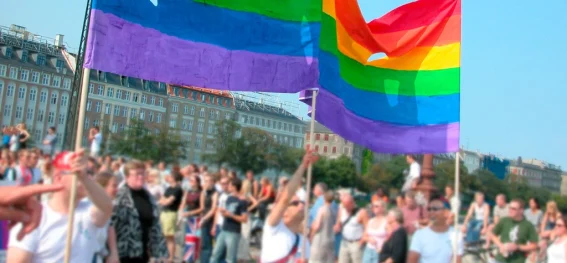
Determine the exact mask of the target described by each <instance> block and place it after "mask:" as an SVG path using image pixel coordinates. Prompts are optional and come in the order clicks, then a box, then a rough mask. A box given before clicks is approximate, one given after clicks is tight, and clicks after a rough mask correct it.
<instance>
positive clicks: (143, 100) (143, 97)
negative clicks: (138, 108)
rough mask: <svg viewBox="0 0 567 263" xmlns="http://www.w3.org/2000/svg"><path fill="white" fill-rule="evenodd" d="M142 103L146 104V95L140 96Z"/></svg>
mask: <svg viewBox="0 0 567 263" xmlns="http://www.w3.org/2000/svg"><path fill="white" fill-rule="evenodd" d="M142 103H143V104H146V103H148V97H146V95H143V94H142Z"/></svg>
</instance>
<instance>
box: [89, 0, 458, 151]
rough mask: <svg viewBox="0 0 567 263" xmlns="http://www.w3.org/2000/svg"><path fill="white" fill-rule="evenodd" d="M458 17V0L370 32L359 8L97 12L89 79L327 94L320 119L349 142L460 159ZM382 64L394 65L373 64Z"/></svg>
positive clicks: (212, 5) (348, 4)
mask: <svg viewBox="0 0 567 263" xmlns="http://www.w3.org/2000/svg"><path fill="white" fill-rule="evenodd" d="M460 12H461V3H460V0H419V1H416V2H413V3H410V4H407V5H404V6H401V7H399V8H397V9H395V10H393V11H392V12H390V13H388V14H387V15H385V16H383V17H382V18H379V19H376V20H373V21H371V22H369V23H367V22H365V21H364V19H363V17H362V14H361V11H360V8H359V6H358V4H357V0H281V1H266V0H168V1H162V0H151V1H150V0H142V1H140V0H96V1H93V9H92V13H91V20H90V28H89V36H88V42H87V50H86V55H85V67H87V68H91V69H96V70H102V71H107V72H112V73H116V74H121V75H124V76H131V77H137V78H142V79H147V80H153V81H160V82H166V83H171V84H177V85H188V86H199V87H203V88H213V89H221V90H235V91H266V92H281V93H294V92H299V91H302V90H306V89H311V88H318V89H319V91H320V92H319V93H318V97H317V98H318V103H317V105H318V106H317V113H316V116H315V119H317V120H318V121H319V122H321V123H322V124H324V125H325V126H327V127H328V128H330V129H331V130H333V131H334V132H336V133H337V134H339V135H341V136H342V137H344V138H345V139H347V140H350V141H353V142H355V143H357V144H361V145H364V146H366V147H368V148H370V149H372V150H374V151H376V152H388V153H441V152H454V151H457V150H458V145H459V106H460V101H459V100H460V23H461V18H460V17H461V16H460V15H461V13H460ZM376 53H384V54H385V55H386V56H387V57H386V58H382V59H378V60H374V61H368V60H369V58H370V57H371V55H372V54H376ZM309 98H310V94H309V91H307V92H304V93H303V96H302V97H301V99H303V100H304V101H305V102H307V103H309Z"/></svg>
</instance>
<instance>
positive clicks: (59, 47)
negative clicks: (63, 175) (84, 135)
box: [0, 25, 73, 149]
mask: <svg viewBox="0 0 567 263" xmlns="http://www.w3.org/2000/svg"><path fill="white" fill-rule="evenodd" d="M66 54H67V53H66V52H65V46H64V45H63V36H62V35H57V36H56V38H55V39H50V38H46V37H42V36H37V35H34V34H32V33H30V32H28V31H27V30H26V28H24V27H21V26H17V25H12V26H10V27H2V26H0V109H1V111H2V114H1V116H0V118H1V125H2V127H6V126H14V125H16V124H19V123H25V125H26V128H27V130H28V131H29V133H30V135H31V140H30V143H29V144H31V145H35V146H40V145H41V141H42V140H43V138H44V136H45V135H46V133H47V129H48V128H49V127H55V130H56V133H57V137H58V143H57V147H56V148H59V149H60V148H61V145H62V142H63V140H62V138H63V133H64V131H65V126H66V124H67V113H68V111H69V101H70V96H71V82H72V79H73V71H72V67H71V66H70V64H69V62H68V58H67V57H66Z"/></svg>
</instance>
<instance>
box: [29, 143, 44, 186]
mask: <svg viewBox="0 0 567 263" xmlns="http://www.w3.org/2000/svg"><path fill="white" fill-rule="evenodd" d="M39 156H40V153H38V151H30V152H29V157H28V159H27V166H28V167H29V169H30V172H31V174H32V183H33V184H37V183H42V179H43V178H42V175H41V169H39V167H38V163H39Z"/></svg>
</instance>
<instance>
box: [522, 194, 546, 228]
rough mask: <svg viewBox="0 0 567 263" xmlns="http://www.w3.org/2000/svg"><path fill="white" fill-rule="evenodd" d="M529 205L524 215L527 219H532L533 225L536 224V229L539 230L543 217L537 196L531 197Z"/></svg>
mask: <svg viewBox="0 0 567 263" xmlns="http://www.w3.org/2000/svg"><path fill="white" fill-rule="evenodd" d="M528 205H529V207H528V208H527V209H526V210H525V211H524V217H525V218H526V220H528V221H530V223H532V225H534V227H535V228H536V231H539V229H540V226H541V220H542V218H543V212H542V211H541V205H540V203H539V201H538V200H537V199H536V198H535V197H532V198H530V199H529V201H528Z"/></svg>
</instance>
